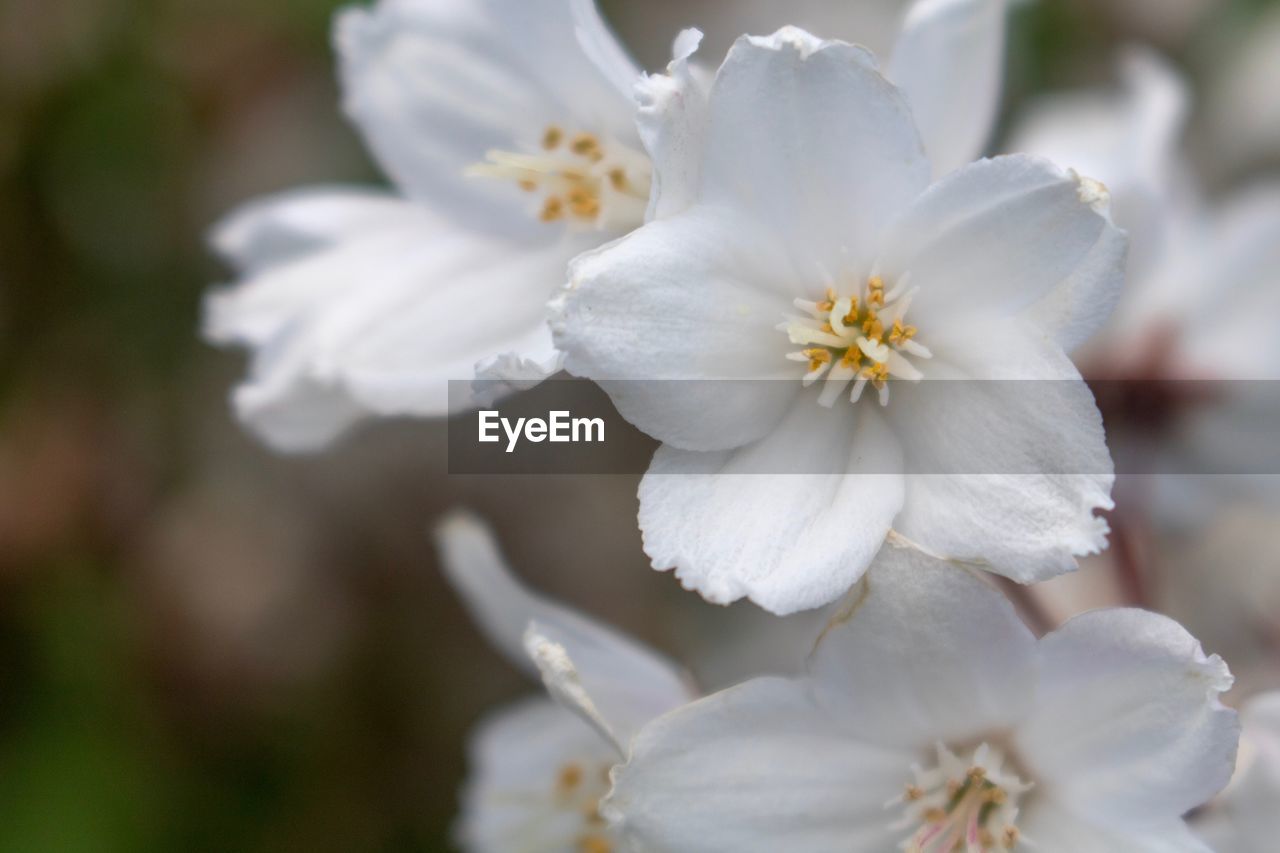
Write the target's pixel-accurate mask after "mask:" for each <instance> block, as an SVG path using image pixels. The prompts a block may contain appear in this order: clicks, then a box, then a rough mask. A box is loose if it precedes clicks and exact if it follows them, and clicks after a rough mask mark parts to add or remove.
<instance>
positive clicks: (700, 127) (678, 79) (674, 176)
mask: <svg viewBox="0 0 1280 853" xmlns="http://www.w3.org/2000/svg"><path fill="white" fill-rule="evenodd" d="M701 40H702V33H700V32H698V31H697V30H684V31H683V32H681V33H680V36H679V37H678V38H677V39H676V43H675V56H674V57H673V58H672V60H671V62H670V64H668V65H667V73H666V74H651V75H648V76H646V77H644V78H643V79H642V80H641V81H640V82H639V83H638V84H636V99H637V100H638V101H639V103H640V108H639V111H638V112H637V113H636V127H637V128H638V130H639V131H640V139H641V141H642V142H644V147H645V149H646V150H647V151H648V152H649V157H650V158H651V159H652V160H653V191H652V195H651V196H650V199H649V211H648V215H647V219H650V220H653V219H664V218H666V217H668V216H674V215H675V214H677V213H679V212H680V211H682V210H684V209H685V208H687V207H689V206H690V205H691V204H693V202H694V201H695V200H696V199H697V194H698V188H699V185H700V183H701V176H702V156H703V147H704V146H705V145H706V133H707V99H708V97H709V95H710V87H711V83H710V80H709V79H707V77H706V74H705V73H704V72H703V71H702V69H701V68H699V67H698V66H696V65H694V64H693V63H692V62H690V59H691V58H692V56H693V54H694V53H695V52H696V51H697V49H698V44H699V43H700V42H701Z"/></svg>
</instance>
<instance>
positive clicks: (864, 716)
mask: <svg viewBox="0 0 1280 853" xmlns="http://www.w3.org/2000/svg"><path fill="white" fill-rule="evenodd" d="M863 583H864V586H863V587H862V588H861V589H859V590H856V591H855V593H854V594H852V595H851V597H850V599H849V600H848V602H847V608H846V609H845V611H844V612H843V614H842V615H840V616H837V617H836V618H835V619H834V620H833V621H832V623H831V625H830V627H829V629H828V631H827V633H826V635H825V636H824V637H823V639H821V640H820V641H819V644H818V646H817V648H816V650H815V651H814V654H813V656H812V658H811V661H810V666H809V672H808V674H807V675H806V676H803V677H800V678H797V679H781V678H761V679H756V680H753V681H749V682H747V683H745V684H742V685H740V686H738V687H734V688H731V689H729V690H725V691H723V692H720V693H716V694H713V695H712V696H709V697H707V698H705V699H702V700H700V701H698V702H695V703H693V704H692V705H688V706H685V707H683V708H681V709H678V710H676V711H673V712H671V713H669V714H667V715H665V716H663V717H661V718H659V719H657V720H655V721H654V722H653V723H651V724H650V725H649V726H647V727H646V728H645V729H643V730H642V731H641V733H640V735H639V737H637V739H636V741H635V743H634V745H633V749H632V756H631V759H630V761H629V762H628V763H627V764H625V765H623V766H621V767H619V768H618V769H617V770H615V771H614V776H613V780H614V787H613V791H612V792H611V793H610V795H609V796H608V798H606V800H605V802H604V805H603V808H604V811H605V813H606V815H607V816H608V817H609V818H610V819H611V820H614V821H615V822H616V823H617V826H618V828H619V830H620V832H621V833H622V835H623V837H624V838H625V839H626V840H628V841H630V842H631V843H633V844H634V845H635V846H637V847H640V848H641V849H657V850H680V851H682V853H697V851H722V850H735V851H755V850H759V851H773V850H788V851H797V852H798V853H804V851H832V850H850V851H859V853H861V851H883V850H891V849H894V848H895V847H901V848H902V849H905V850H909V851H928V852H929V853H943V851H952V850H964V851H968V853H978V851H995V850H1008V849H1023V848H1024V846H1025V848H1026V849H1028V850H1037V851H1043V853H1059V851H1061V853H1115V852H1116V851H1121V850H1123V851H1150V853H1155V851H1165V853H1168V851H1175V850H1176V851H1201V850H1204V849H1205V848H1203V847H1202V846H1201V845H1200V844H1199V843H1198V842H1196V841H1195V840H1194V838H1193V837H1192V836H1191V834H1190V832H1189V831H1188V829H1187V827H1186V825H1185V824H1184V823H1183V820H1182V818H1181V815H1182V814H1183V813H1184V812H1186V811H1188V810H1189V809H1192V808H1194V807H1196V806H1198V805H1200V804H1201V803H1203V802H1205V801H1206V800H1208V799H1209V798H1210V797H1211V796H1212V795H1213V794H1214V793H1215V792H1216V791H1218V790H1219V789H1220V788H1221V787H1222V786H1223V785H1224V784H1226V782H1227V780H1228V778H1229V777H1230V775H1231V768H1232V763H1233V761H1234V757H1235V749H1236V741H1237V737H1238V723H1237V720H1236V715H1235V713H1234V712H1233V711H1231V710H1229V709H1227V708H1225V707H1224V706H1223V705H1221V704H1220V702H1219V701H1218V696H1219V694H1220V693H1221V692H1222V691H1224V690H1226V689H1227V688H1228V687H1229V686H1230V684H1231V676H1230V674H1229V673H1228V671H1227V667H1226V665H1225V664H1224V663H1223V662H1222V660H1221V659H1220V658H1218V657H1216V656H1214V657H1206V656H1205V655H1204V653H1203V652H1202V651H1201V649H1200V645H1199V644H1198V643H1197V642H1196V640H1195V639H1194V638H1193V637H1191V636H1190V635H1189V634H1187V633H1186V631H1184V630H1183V629H1182V628H1181V627H1180V626H1178V625H1177V623H1175V622H1172V621H1171V620H1169V619H1167V618H1165V617H1163V616H1159V615H1156V614H1153V613H1149V612H1145V611H1139V610H1106V611H1095V612H1093V613H1089V614H1085V615H1083V616H1079V617H1077V618H1075V619H1073V620H1071V621H1070V622H1068V623H1067V624H1065V625H1063V626H1062V627H1061V628H1059V629H1058V630H1056V631H1054V632H1052V633H1050V634H1048V635H1047V636H1045V637H1044V638H1042V639H1040V640H1039V641H1037V640H1036V638H1035V637H1034V636H1032V634H1031V633H1030V632H1029V631H1028V630H1027V628H1026V627H1025V626H1024V625H1023V624H1022V623H1021V622H1020V621H1019V620H1018V618H1017V616H1016V615H1015V613H1014V610H1013V608H1012V607H1011V606H1010V604H1009V603H1008V601H1007V600H1006V599H1005V598H1004V597H1003V596H1002V595H1001V594H1000V593H999V592H997V591H996V590H994V589H992V588H991V587H989V586H988V585H987V584H986V583H985V582H984V581H983V580H982V579H981V578H980V577H979V576H978V575H976V574H973V573H971V572H969V571H968V570H966V569H963V568H961V567H958V566H955V565H951V564H947V563H943V562H940V561H936V560H934V559H932V558H930V557H927V556H925V555H924V554H922V553H921V552H919V551H917V550H915V549H913V548H908V547H899V546H897V545H895V544H893V543H890V544H888V545H886V548H885V551H884V552H883V553H882V556H881V557H880V558H879V559H878V560H877V563H876V565H875V566H874V567H873V568H872V570H871V571H870V573H869V574H868V575H867V577H866V579H865V580H864V582H863ZM1023 841H1025V842H1026V844H1025V845H1024V844H1023Z"/></svg>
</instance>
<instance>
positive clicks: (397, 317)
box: [204, 0, 649, 450]
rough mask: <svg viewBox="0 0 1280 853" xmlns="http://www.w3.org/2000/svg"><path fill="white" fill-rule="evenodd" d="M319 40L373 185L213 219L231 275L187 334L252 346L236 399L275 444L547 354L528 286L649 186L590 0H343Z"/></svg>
mask: <svg viewBox="0 0 1280 853" xmlns="http://www.w3.org/2000/svg"><path fill="white" fill-rule="evenodd" d="M335 43H336V47H337V50H338V55H339V60H340V70H341V84H342V89H343V104H344V107H345V109H346V112H347V114H348V115H349V116H350V118H351V119H352V120H353V121H354V122H355V124H356V126H357V128H358V129H359V130H360V131H361V133H362V135H363V136H364V139H365V142H366V143H367V145H368V146H369V148H370V150H371V151H372V152H373V155H374V157H375V158H376V159H377V161H378V163H379V164H380V165H381V166H382V168H383V170H384V171H385V172H386V173H387V175H388V176H389V177H390V179H391V182H392V183H393V185H394V189H393V191H392V192H389V193H387V192H381V191H376V190H372V189H370V190H366V189H358V188H348V187H317V188H312V189H306V190H299V191H294V192H288V193H284V194H282V195H279V196H275V197H271V198H267V199H263V200H259V201H256V202H253V203H250V204H248V205H246V206H245V207H244V208H243V209H242V210H240V211H239V212H237V213H234V214H233V215H231V216H230V217H229V218H228V219H227V220H226V221H224V222H223V223H222V224H221V225H219V226H218V228H217V229H216V230H215V232H214V235H213V242H214V245H215V246H216V248H217V249H218V250H219V251H220V252H221V253H222V254H223V255H224V256H225V257H226V258H227V259H228V260H229V261H230V262H231V263H232V265H233V266H234V267H235V268H236V269H237V271H238V272H239V273H240V274H241V280H240V281H239V282H238V283H236V284H235V285H234V286H232V287H228V288H225V289H222V290H220V291H217V292H215V293H213V294H212V295H211V296H210V297H209V299H208V301H207V304H206V312H205V323H204V327H205V334H206V335H207V336H208V337H209V338H210V339H211V340H213V341H216V342H218V343H234V344H241V345H244V346H247V347H249V348H250V349H252V351H253V359H252V365H251V369H250V375H249V378H248V379H247V380H246V382H245V383H244V384H243V385H241V386H240V387H239V388H238V389H237V390H236V392H235V395H234V402H235V407H236V410H237V412H238V413H239V415H240V417H241V418H242V419H244V420H245V421H246V422H247V423H248V424H249V425H250V426H251V427H252V428H253V429H254V430H255V431H256V432H258V433H260V434H261V435H262V436H263V437H264V438H265V439H266V440H267V441H268V442H270V443H271V444H272V445H274V446H276V447H279V448H282V449H287V450H298V449H311V448H315V447H318V446H320V445H322V444H324V443H325V442H327V441H329V440H330V439H332V438H333V437H334V436H335V435H337V434H339V433H340V432H342V431H343V430H344V429H345V428H346V427H348V426H349V425H350V424H352V423H353V422H355V421H357V420H358V419H360V418H362V417H365V416H367V415H371V414H384V415H385V414H413V415H426V416H435V415H442V414H445V413H447V412H448V411H449V410H450V408H451V407H455V408H456V407H459V406H464V405H467V404H470V403H471V400H470V395H469V394H461V395H457V397H458V399H454V400H452V401H451V400H449V399H448V392H447V380H449V379H465V380H470V379H471V378H472V377H473V376H474V375H476V373H477V371H478V373H479V375H480V376H482V377H485V378H490V379H495V380H505V381H509V382H510V383H511V385H512V387H513V388H518V387H524V386H527V385H529V384H531V383H533V382H536V381H538V380H539V379H541V378H543V377H545V376H546V375H548V374H550V373H551V372H553V371H555V370H557V369H558V367H559V357H558V355H557V353H556V351H555V349H554V347H553V346H552V343H551V337H550V334H549V332H548V330H547V328H546V324H545V304H546V301H547V299H548V297H549V296H551V295H552V294H553V293H554V292H555V291H556V289H557V288H558V287H559V286H560V285H562V284H563V282H564V275H565V272H564V271H565V264H566V263H567V261H568V260H569V259H570V258H572V257H573V256H574V255H575V254H577V253H578V252H580V251H582V250H584V249H587V248H590V247H592V246H598V245H600V244H601V243H604V242H605V241H607V240H609V239H612V238H614V237H616V236H618V235H620V234H623V233H625V232H626V231H628V230H629V229H631V228H634V227H635V226H637V225H639V224H640V223H641V221H642V220H643V215H644V209H645V204H646V202H647V200H648V196H649V163H648V160H647V158H646V157H645V156H644V155H643V154H642V153H641V152H640V151H639V148H640V144H639V140H638V138H637V136H636V130H635V125H634V101H633V99H632V86H633V82H634V80H635V78H636V77H637V76H638V73H639V72H638V70H637V69H636V68H635V67H634V66H633V65H632V64H631V62H630V60H629V59H627V57H626V56H625V54H624V53H623V51H622V49H621V48H620V47H619V45H618V44H617V43H616V42H615V41H614V40H613V37H612V36H611V35H610V34H609V32H608V31H607V29H606V27H605V26H604V24H603V23H602V22H601V20H600V19H599V17H598V16H597V14H596V11H595V8H594V6H593V5H592V3H591V2H590V0H471V2H429V0H381V2H378V3H377V4H376V5H374V6H373V7H372V8H370V9H348V10H346V11H344V12H342V13H341V14H340V15H339V17H338V18H337V21H336V27H335Z"/></svg>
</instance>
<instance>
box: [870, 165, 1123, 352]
mask: <svg viewBox="0 0 1280 853" xmlns="http://www.w3.org/2000/svg"><path fill="white" fill-rule="evenodd" d="M1097 194H1098V190H1097V188H1096V187H1094V186H1093V185H1092V184H1089V183H1087V182H1084V181H1083V179H1081V178H1080V177H1079V176H1073V175H1070V174H1067V173H1066V172H1063V171H1062V170H1060V169H1058V168H1057V167H1056V166H1054V165H1053V164H1051V163H1049V162H1048V161H1046V160H1041V159H1038V158H1035V157H1030V156H1028V155H1008V156H1004V157H997V158H994V159H991V160H980V161H978V162H976V163H971V164H969V165H968V166H965V167H963V168H961V169H960V170H958V171H956V172H953V173H952V174H951V175H949V176H947V177H945V178H943V179H942V180H940V181H938V182H937V183H935V184H934V185H933V186H932V187H930V188H929V189H928V191H927V192H925V193H924V195H922V196H921V197H920V198H919V200H918V201H917V202H916V203H915V204H914V205H913V206H912V207H911V209H910V210H909V211H907V213H906V214H905V215H904V216H903V217H902V218H901V219H899V220H898V221H897V222H896V223H895V224H894V225H893V227H892V228H891V229H890V233H889V235H888V237H887V241H886V245H885V248H884V251H883V253H882V254H881V256H880V267H881V269H882V270H883V271H884V272H885V274H892V275H901V274H903V273H907V272H909V273H910V274H911V282H912V285H913V286H917V287H919V288H920V291H919V293H918V294H917V295H916V298H915V300H914V301H913V302H912V306H911V311H912V317H913V322H914V323H915V324H916V325H917V326H919V327H920V334H921V338H922V339H923V338H925V336H926V335H931V334H935V333H936V332H935V330H936V329H946V328H948V327H954V326H955V318H956V316H958V315H959V316H962V315H964V314H967V313H971V312H981V311H984V310H985V311H990V312H992V313H995V314H1000V315H1004V316H1011V315H1014V314H1018V313H1020V312H1022V311H1024V310H1025V309H1027V308H1028V307H1030V306H1031V305H1033V304H1034V303H1036V302H1038V301H1039V300H1040V299H1042V298H1044V297H1045V296H1046V295H1047V294H1048V293H1050V292H1051V291H1052V290H1053V288H1054V287H1055V286H1057V285H1058V284H1059V283H1060V282H1063V281H1064V280H1066V279H1068V278H1069V277H1072V276H1078V275H1081V274H1082V267H1084V265H1085V264H1086V262H1087V261H1089V260H1090V258H1091V255H1092V253H1093V252H1094V249H1095V247H1096V246H1097V245H1098V243H1099V241H1102V240H1109V239H1112V235H1111V230H1112V229H1114V228H1115V226H1113V225H1112V224H1111V223H1110V221H1109V220H1108V219H1107V216H1106V214H1105V210H1104V209H1101V205H1100V202H1099V201H1098V197H1097ZM1095 274H1096V275H1098V276H1104V277H1105V280H1106V281H1108V282H1110V284H1111V286H1113V287H1118V286H1119V280H1118V278H1117V277H1116V276H1114V275H1112V274H1111V270H1110V269H1107V268H1104V269H1100V270H1096V271H1095ZM1076 283H1077V286H1086V285H1087V284H1088V283H1087V282H1083V281H1079V280H1078V279H1077V280H1076Z"/></svg>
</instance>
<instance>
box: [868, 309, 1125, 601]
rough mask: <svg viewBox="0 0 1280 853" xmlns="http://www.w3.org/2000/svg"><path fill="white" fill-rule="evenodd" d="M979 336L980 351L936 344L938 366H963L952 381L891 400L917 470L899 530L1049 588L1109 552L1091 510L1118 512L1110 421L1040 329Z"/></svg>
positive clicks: (957, 339) (994, 324) (987, 324)
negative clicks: (1082, 562) (1079, 561)
mask: <svg viewBox="0 0 1280 853" xmlns="http://www.w3.org/2000/svg"><path fill="white" fill-rule="evenodd" d="M976 327H978V328H982V329H983V330H984V332H983V338H982V343H981V345H979V346H974V344H973V342H972V341H967V340H963V339H962V337H963V336H961V335H959V334H957V335H955V336H953V337H952V338H951V339H949V340H948V339H943V340H939V341H937V343H936V346H935V357H934V359H933V360H932V362H930V364H931V366H937V367H941V366H944V365H945V366H948V367H952V368H955V369H956V373H955V374H954V375H953V376H952V378H951V379H933V380H929V379H926V380H925V381H924V382H921V383H919V384H917V385H912V386H907V387H904V388H901V389H895V391H894V399H893V403H892V405H891V406H890V407H889V410H888V416H889V418H890V419H891V421H892V423H893V425H894V428H895V432H896V433H897V434H898V435H899V436H900V437H901V438H902V441H903V446H904V452H905V454H906V458H907V469H908V471H909V472H910V473H909V475H908V477H907V484H906V499H905V501H904V504H903V510H902V513H901V514H900V515H899V517H898V520H897V522H896V523H895V527H896V529H897V530H899V531H900V532H901V533H902V534H903V535H905V536H906V537H907V538H909V539H911V540H913V541H915V542H919V543H921V544H923V545H924V546H925V547H927V548H929V549H930V550H931V551H933V552H935V553H938V554H942V555H944V556H946V557H949V558H952V559H957V560H962V561H966V562H972V563H976V564H980V565H982V567H983V568H987V569H990V570H992V571H995V572H998V573H999V574H1003V575H1005V576H1007V577H1010V578H1012V579H1014V580H1017V581H1019V582H1021V583H1029V582H1032V581H1037V580H1044V579H1047V578H1049V577H1052V576H1053V575H1056V574H1059V573H1062V572H1065V571H1070V570H1072V569H1074V568H1075V565H1076V561H1075V557H1076V556H1080V555H1084V554H1089V553H1094V552H1096V551H1098V550H1100V549H1101V548H1102V547H1104V546H1105V544H1106V533H1107V525H1106V522H1105V521H1104V520H1103V519H1101V518H1098V517H1095V515H1094V512H1095V511H1096V510H1098V509H1110V508H1111V506H1112V502H1111V498H1110V492H1111V487H1112V484H1113V483H1114V481H1115V475H1114V473H1113V469H1112V462H1111V457H1110V453H1109V452H1108V450H1107V445H1106V438H1105V435H1104V433H1103V428H1102V417H1101V415H1100V414H1099V412H1098V408H1097V406H1096V404H1095V403H1094V401H1093V395H1092V394H1091V392H1090V391H1089V388H1088V386H1086V385H1085V384H1084V382H1083V381H1082V380H1081V379H1080V374H1079V373H1078V372H1077V371H1076V369H1075V366H1074V365H1072V363H1071V361H1070V359H1068V358H1067V356H1066V354H1065V353H1063V352H1062V350H1061V349H1059V348H1058V346H1057V345H1056V344H1054V343H1053V342H1052V341H1049V340H1047V339H1045V338H1044V337H1043V336H1042V335H1041V334H1039V333H1038V331H1037V330H1035V329H1032V328H1029V327H1026V326H1024V325H1020V324H1018V323H1017V321H1012V320H1010V321H1004V322H1003V323H1002V322H1000V321H998V320H995V319H994V318H990V319H988V320H986V321H983V322H979V323H978V324H976ZM930 343H934V341H933V340H931V341H930ZM935 362H936V363H937V364H936V365H934V363H935Z"/></svg>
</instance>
